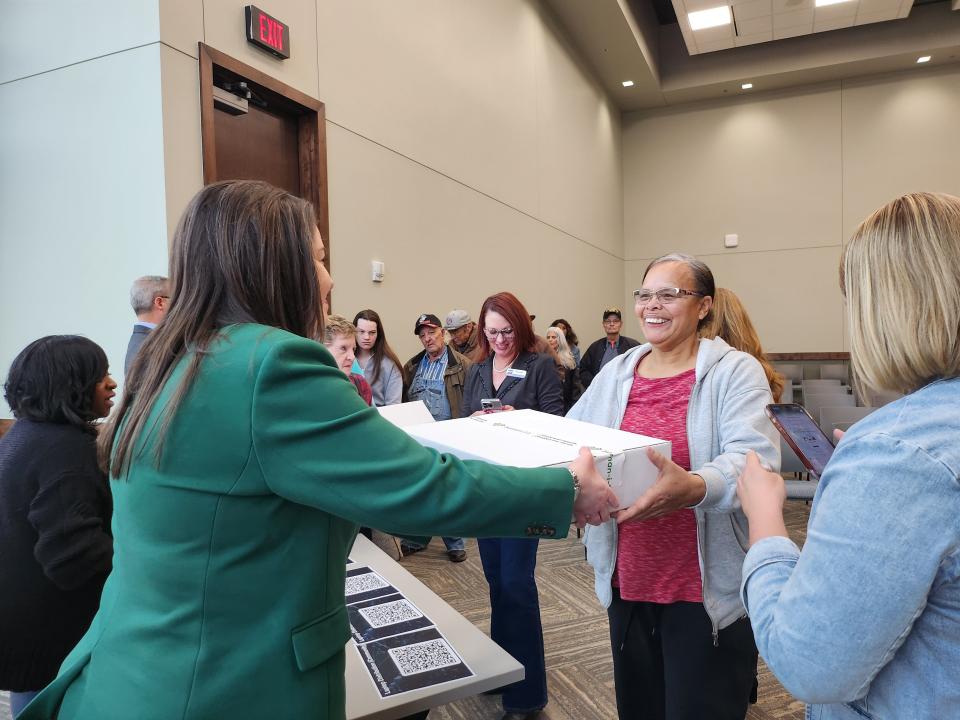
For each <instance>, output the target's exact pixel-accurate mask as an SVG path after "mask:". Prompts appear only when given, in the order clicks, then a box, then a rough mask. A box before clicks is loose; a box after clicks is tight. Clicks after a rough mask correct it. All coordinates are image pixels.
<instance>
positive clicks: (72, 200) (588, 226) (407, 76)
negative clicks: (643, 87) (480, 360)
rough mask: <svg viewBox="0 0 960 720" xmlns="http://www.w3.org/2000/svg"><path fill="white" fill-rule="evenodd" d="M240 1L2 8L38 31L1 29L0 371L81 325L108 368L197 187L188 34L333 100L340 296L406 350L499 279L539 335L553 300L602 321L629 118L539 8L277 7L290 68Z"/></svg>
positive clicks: (129, 0)
mask: <svg viewBox="0 0 960 720" xmlns="http://www.w3.org/2000/svg"><path fill="white" fill-rule="evenodd" d="M245 4H246V0H243V1H241V0H203V1H202V2H197V1H196V0H124V1H123V2H120V1H119V0H105V1H104V2H103V3H100V4H99V6H98V8H99V11H98V18H99V19H98V24H97V28H96V30H97V32H95V33H78V32H77V28H78V27H81V26H84V24H85V23H87V22H88V20H89V17H88V13H87V12H86V11H83V12H81V11H80V10H78V9H76V8H74V9H71V8H70V7H68V6H69V5H70V3H67V4H64V3H54V2H50V1H49V0H38V1H37V2H35V3H34V2H31V3H14V4H12V5H11V7H10V8H9V12H7V15H6V19H7V21H8V24H9V25H10V26H11V27H42V28H43V29H44V34H45V38H46V42H45V43H44V46H43V47H42V48H41V49H40V50H39V51H38V49H37V48H36V47H32V46H30V45H29V44H28V42H29V39H30V38H32V37H35V35H33V34H30V33H10V34H9V37H8V42H5V43H3V44H0V105H2V107H3V108H4V112H3V113H0V137H3V138H4V142H3V156H2V163H0V191H2V193H0V212H2V213H3V216H4V217H5V218H6V219H7V220H6V222H5V227H4V229H3V230H2V231H0V232H2V244H0V265H2V267H3V268H4V269H5V270H6V269H7V268H16V269H17V272H16V273H6V274H5V279H4V282H3V283H2V284H0V327H2V329H3V332H2V336H0V372H3V373H5V372H6V369H7V368H8V367H9V364H10V361H11V360H12V359H13V357H14V355H15V354H16V353H17V352H18V351H19V350H20V349H22V348H23V347H24V346H25V345H26V344H27V343H28V342H29V341H30V340H33V339H35V338H36V337H39V336H40V335H42V334H46V333H54V332H56V333H64V332H80V333H83V334H87V335H89V336H90V337H92V338H93V339H95V340H96V341H97V342H99V343H100V344H101V345H103V346H104V348H105V349H106V350H107V353H108V355H109V357H110V360H111V365H112V369H113V371H114V372H115V374H116V375H117V376H118V379H122V377H120V375H121V370H122V364H123V355H124V351H125V348H126V342H127V339H128V337H129V332H130V326H131V323H132V321H133V315H132V311H131V310H130V309H129V307H128V304H127V303H128V299H127V292H128V288H129V285H130V282H131V281H132V280H133V279H134V278H135V277H137V276H139V275H143V274H165V273H166V253H167V240H168V238H169V237H170V235H171V234H172V232H173V229H174V226H175V224H176V221H177V219H178V218H179V216H180V213H181V212H182V210H183V208H184V206H185V205H186V203H187V201H188V200H189V198H190V197H191V196H192V195H193V193H195V192H196V191H197V190H198V189H199V188H200V187H201V184H202V167H201V152H200V151H201V145H200V111H199V97H198V95H199V82H198V77H197V76H198V69H197V68H198V66H197V54H198V53H197V43H198V42H200V41H204V42H206V43H207V44H209V45H211V46H213V47H215V48H217V49H218V50H220V51H222V52H225V53H227V54H228V55H231V56H233V57H235V58H237V59H239V60H241V61H243V62H245V63H247V64H250V65H253V66H254V67H257V68H258V69H260V70H263V71H264V72H266V73H268V74H270V75H272V76H273V77H275V78H277V79H279V80H281V81H283V82H285V83H287V84H289V85H292V86H293V87H295V88H297V89H298V90H300V91H302V92H304V93H306V94H308V95H310V96H313V97H316V98H318V99H320V100H322V101H323V102H325V103H326V109H327V118H328V126H327V131H328V153H329V166H328V170H329V183H330V192H329V198H330V219H331V244H332V248H331V256H332V264H333V274H334V277H335V279H336V281H337V288H336V290H335V296H334V305H335V309H336V310H338V311H339V312H342V313H347V314H352V313H353V312H355V311H357V310H359V309H361V308H364V307H373V308H375V309H377V310H379V311H380V312H381V314H382V315H383V317H384V320H385V323H386V327H387V330H388V334H389V336H390V339H391V341H392V342H393V344H394V347H395V348H396V350H397V351H398V352H399V353H400V354H401V355H403V356H409V355H411V354H413V352H415V351H417V350H418V349H419V343H418V342H417V340H416V339H415V338H414V336H413V334H412V332H411V328H410V325H411V323H412V321H413V319H414V318H415V317H416V315H418V314H419V313H421V312H424V311H430V312H436V313H437V314H440V315H442V314H444V313H446V312H447V311H448V310H450V309H452V308H453V307H457V306H459V307H463V308H465V309H467V310H468V311H470V312H472V313H476V312H477V311H478V310H479V306H480V303H481V301H482V300H483V298H484V297H485V296H486V295H488V294H490V293H492V292H496V291H498V290H501V289H512V290H515V291H516V292H517V293H518V294H519V295H520V297H521V299H522V300H523V301H524V302H525V303H526V304H527V305H528V306H529V308H530V311H531V312H534V313H536V314H537V315H538V316H539V321H538V323H537V326H538V329H539V330H540V331H541V332H542V331H543V330H544V329H545V327H546V325H545V323H546V322H547V321H549V320H551V319H553V317H555V316H560V315H563V316H566V317H567V318H569V319H570V320H571V321H572V323H573V325H574V326H575V327H576V328H578V329H579V330H580V331H581V333H582V334H583V335H584V336H585V339H588V338H590V337H592V336H593V335H599V330H600V329H599V322H598V321H596V317H595V316H596V315H597V313H598V311H599V308H601V307H603V306H605V305H607V304H610V303H613V302H616V301H617V300H618V299H619V298H620V297H621V296H622V295H623V271H622V265H623V214H622V193H621V151H620V114H619V112H618V111H617V110H616V109H615V108H614V107H612V106H611V105H610V103H609V102H608V100H607V98H606V96H605V95H604V93H603V92H602V90H601V89H600V88H599V86H598V85H597V84H596V83H595V81H594V80H593V79H592V76H591V75H590V73H589V72H588V71H586V70H585V68H584V66H583V65H582V64H581V63H580V62H579V61H578V59H577V56H576V54H575V53H574V52H573V50H572V49H571V47H570V46H569V45H568V43H567V41H566V40H565V38H564V36H563V34H562V32H560V31H559V30H558V28H557V27H556V26H555V23H554V21H553V20H552V18H551V17H550V16H549V15H547V14H546V13H545V12H544V10H543V9H542V7H541V5H540V3H539V2H537V1H536V0H484V2H482V3H477V2H472V1H470V0H424V1H423V2H420V3H418V6H417V8H416V11H411V9H410V6H409V5H407V4H403V3H382V2H369V1H367V2H356V1H354V0H314V1H313V2H304V1H303V0H271V3H270V4H269V6H268V7H266V8H265V9H266V10H268V12H270V13H271V14H273V15H275V16H277V17H278V18H280V19H282V20H283V21H285V22H287V23H289V24H290V25H291V26H292V32H291V46H292V54H293V57H292V58H291V59H290V60H287V61H280V60H278V59H275V58H273V57H272V56H270V55H268V54H266V53H263V52H260V51H259V50H257V49H255V48H253V47H251V46H250V45H248V44H247V42H246V40H245V38H244V30H243V7H244V5H245ZM374 259H376V260H382V261H383V262H385V263H386V271H387V274H386V281H385V282H384V283H382V284H380V285H376V284H374V283H373V282H372V281H371V280H370V261H371V260H374ZM582 277H588V278H591V279H594V278H595V281H594V282H588V283H585V282H583V281H582V280H580V278H582ZM0 402H2V401H0ZM7 414H8V409H7V408H6V407H5V406H3V405H0V416H6V415H7Z"/></svg>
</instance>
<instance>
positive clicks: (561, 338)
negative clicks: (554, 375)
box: [544, 327, 577, 370]
mask: <svg viewBox="0 0 960 720" xmlns="http://www.w3.org/2000/svg"><path fill="white" fill-rule="evenodd" d="M550 333H555V334H556V336H557V359H558V360H559V361H560V364H561V365H563V366H564V367H565V368H566V369H567V370H573V369H574V368H575V367H576V366H577V361H576V360H574V359H573V353H572V352H570V345H569V344H567V336H566V335H564V334H563V330H561V329H560V328H558V327H548V328H547V333H546V335H545V336H544V337H545V338H547V336H549V335H550Z"/></svg>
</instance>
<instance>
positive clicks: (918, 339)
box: [840, 193, 960, 393]
mask: <svg viewBox="0 0 960 720" xmlns="http://www.w3.org/2000/svg"><path fill="white" fill-rule="evenodd" d="M840 290H841V292H843V294H844V295H845V297H846V298H847V322H848V326H849V328H850V357H851V363H852V365H853V371H854V374H855V376H856V377H857V379H858V380H859V381H860V382H861V383H863V384H864V385H866V386H867V387H869V388H872V389H874V390H894V391H897V392H902V393H908V392H912V391H914V390H916V389H918V388H920V387H922V386H924V385H926V384H927V383H928V382H930V381H931V380H933V379H935V378H952V377H957V376H958V375H960V198H957V197H954V196H952V195H943V194H937V193H910V194H909V195H904V196H902V197H899V198H897V199H896V200H894V201H892V202H890V203H888V204H886V205H884V206H883V207H882V208H880V209H879V210H877V211H876V212H875V213H873V214H872V215H871V216H870V217H868V218H867V219H866V220H864V221H863V223H861V224H860V227H858V228H857V230H856V232H854V234H853V237H852V238H851V239H850V242H849V244H848V245H847V247H846V248H845V250H844V252H843V255H842V257H841V260H840Z"/></svg>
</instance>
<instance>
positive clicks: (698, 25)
mask: <svg viewBox="0 0 960 720" xmlns="http://www.w3.org/2000/svg"><path fill="white" fill-rule="evenodd" d="M687 17H688V19H689V20H690V28H691V29H692V30H705V29H706V28H712V27H719V26H721V25H729V24H730V6H729V5H721V6H720V7H715V8H710V9H709V10H697V11H696V12H692V13H689V14H688V15H687Z"/></svg>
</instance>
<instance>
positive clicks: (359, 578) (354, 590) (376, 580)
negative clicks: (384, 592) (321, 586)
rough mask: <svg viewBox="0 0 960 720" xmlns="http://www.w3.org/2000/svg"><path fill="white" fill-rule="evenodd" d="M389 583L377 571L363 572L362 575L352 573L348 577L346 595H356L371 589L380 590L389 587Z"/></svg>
mask: <svg viewBox="0 0 960 720" xmlns="http://www.w3.org/2000/svg"><path fill="white" fill-rule="evenodd" d="M387 585H388V583H387V581H386V580H384V579H383V578H382V577H380V576H379V575H377V574H376V573H372V572H369V573H363V574H362V575H351V576H350V577H348V578H347V586H346V592H345V594H346V595H356V594H358V593H362V592H368V591H370V590H379V589H380V588H385V587H387Z"/></svg>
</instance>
